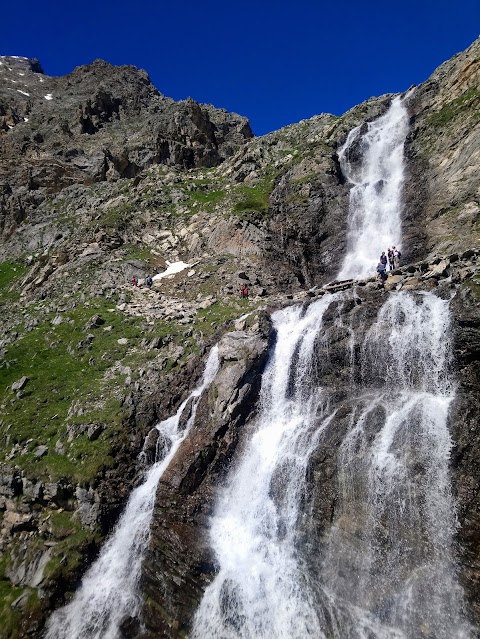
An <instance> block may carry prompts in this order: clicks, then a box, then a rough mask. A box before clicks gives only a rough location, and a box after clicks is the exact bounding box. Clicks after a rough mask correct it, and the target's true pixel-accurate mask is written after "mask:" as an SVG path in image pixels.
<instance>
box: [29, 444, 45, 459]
mask: <svg viewBox="0 0 480 639" xmlns="http://www.w3.org/2000/svg"><path fill="white" fill-rule="evenodd" d="M47 453H48V446H43V445H42V446H37V448H36V449H35V451H34V453H33V454H34V455H35V457H44V456H45V455H46V454H47Z"/></svg>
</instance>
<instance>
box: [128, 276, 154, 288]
mask: <svg viewBox="0 0 480 639" xmlns="http://www.w3.org/2000/svg"><path fill="white" fill-rule="evenodd" d="M145 284H146V285H147V286H148V288H152V284H153V278H152V277H150V275H147V277H146V278H145ZM132 286H138V278H137V277H135V275H134V276H133V277H132Z"/></svg>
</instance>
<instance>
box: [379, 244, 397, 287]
mask: <svg viewBox="0 0 480 639" xmlns="http://www.w3.org/2000/svg"><path fill="white" fill-rule="evenodd" d="M401 257H402V254H401V253H400V251H399V250H398V249H397V248H396V247H395V246H392V247H391V248H389V249H388V250H387V253H386V254H385V251H382V254H381V255H380V261H379V262H378V264H377V278H379V279H381V280H382V282H384V281H385V280H386V279H387V277H388V275H387V264H388V266H389V270H390V271H394V270H395V269H396V268H398V267H399V266H400V258H401Z"/></svg>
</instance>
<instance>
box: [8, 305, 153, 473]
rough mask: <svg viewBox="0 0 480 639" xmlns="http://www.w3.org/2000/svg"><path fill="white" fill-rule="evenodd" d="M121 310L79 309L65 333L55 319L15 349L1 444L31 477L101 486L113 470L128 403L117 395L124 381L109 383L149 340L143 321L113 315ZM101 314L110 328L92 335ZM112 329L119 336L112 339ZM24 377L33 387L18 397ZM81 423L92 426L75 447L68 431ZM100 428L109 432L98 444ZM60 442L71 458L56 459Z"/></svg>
mask: <svg viewBox="0 0 480 639" xmlns="http://www.w3.org/2000/svg"><path fill="white" fill-rule="evenodd" d="M113 304H114V302H111V301H110V302H109V301H108V300H105V299H102V298H96V299H93V300H91V301H90V305H89V306H88V307H86V306H84V305H81V304H79V305H78V306H77V307H76V308H74V309H71V310H68V311H65V312H64V313H62V314H61V317H62V321H61V323H60V324H58V325H54V324H53V323H52V319H53V318H54V314H47V316H46V317H44V318H43V319H42V322H41V323H39V324H38V325H37V326H36V327H34V328H33V330H31V331H30V332H25V333H24V334H21V335H20V337H19V338H18V339H17V340H16V341H15V342H14V343H13V344H12V345H11V346H9V347H8V350H7V353H6V355H5V357H4V359H3V360H2V362H1V364H0V380H1V381H0V403H1V404H2V405H3V407H4V408H3V421H2V423H1V426H0V442H1V447H2V450H3V452H4V455H5V459H7V460H8V459H9V454H10V455H11V451H12V449H13V453H14V454H13V455H12V458H13V459H14V461H15V463H16V464H20V465H21V466H24V467H28V468H29V470H30V471H32V470H34V469H35V470H36V472H37V473H38V474H39V475H46V476H50V477H51V478H52V479H58V478H59V477H62V476H67V477H72V478H74V479H76V480H79V481H82V480H89V479H91V478H93V476H94V475H95V474H96V473H97V472H98V471H99V469H100V468H101V467H102V466H105V465H110V464H111V463H113V457H112V455H111V453H112V449H115V446H117V445H118V443H119V442H120V441H121V437H122V429H121V424H122V420H123V418H124V412H123V409H122V407H121V403H120V402H121V399H120V398H117V397H116V396H115V394H114V392H113V391H114V390H115V386H116V385H118V383H119V381H121V380H119V379H118V374H117V375H115V374H112V375H110V378H109V379H104V375H105V372H106V371H107V369H111V368H112V366H113V365H114V364H115V362H117V361H121V360H124V358H125V356H126V355H127V352H128V351H129V349H131V348H132V347H133V348H134V347H135V345H136V344H138V341H139V340H140V338H142V337H143V333H142V328H141V324H140V320H137V319H130V318H125V317H124V315H123V314H121V313H120V312H118V311H116V310H114V311H113V312H110V310H111V307H112V305H113ZM97 314H98V315H100V316H101V317H102V318H103V319H104V324H103V325H101V326H98V327H92V328H89V329H87V330H84V327H85V324H86V323H87V321H88V320H89V319H90V318H91V317H92V316H93V315H97ZM106 326H111V329H110V330H108V331H105V330H104V328H105V327H106ZM19 330H21V328H20V329H19ZM87 335H93V338H87ZM119 338H126V339H127V343H126V344H119V343H118V339H119ZM23 376H25V377H28V379H29V381H28V382H27V384H26V385H25V387H24V388H23V389H22V390H20V391H19V392H18V393H17V394H16V393H15V392H14V391H13V390H12V388H11V387H12V384H13V383H14V382H16V381H18V380H19V379H20V378H21V377H23ZM77 400H80V404H81V407H83V408H82V410H81V411H80V413H81V414H77V413H76V412H75V411H73V413H72V414H71V415H70V416H69V414H68V412H69V409H71V407H72V406H74V405H75V402H76V401H77ZM85 407H87V408H85ZM78 423H81V424H83V425H84V428H83V430H81V429H80V430H79V431H78V433H76V434H75V436H74V437H73V440H72V442H71V444H70V443H67V442H66V441H65V439H66V428H67V425H69V424H70V425H75V424H78ZM96 425H103V426H104V430H103V432H102V433H101V434H100V435H99V436H98V437H97V436H93V437H92V434H91V431H92V429H93V430H95V426H96ZM89 428H90V434H89V433H88V432H87V431H88V429H89ZM84 431H85V432H84ZM58 439H61V440H62V441H63V442H64V443H65V451H66V454H65V455H63V454H62V455H61V454H57V453H56V452H55V444H56V442H57V440H58ZM40 445H46V446H48V454H46V455H44V456H40V457H39V456H38V455H36V454H35V453H36V450H37V447H38V446H40Z"/></svg>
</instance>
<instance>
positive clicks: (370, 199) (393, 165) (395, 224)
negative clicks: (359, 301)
mask: <svg viewBox="0 0 480 639" xmlns="http://www.w3.org/2000/svg"><path fill="white" fill-rule="evenodd" d="M407 133H408V114H407V110H406V108H405V106H404V103H403V101H402V99H401V97H396V98H395V99H394V100H393V101H392V104H391V106H390V108H389V109H388V111H387V112H386V113H385V115H383V116H382V117H380V118H378V119H377V120H374V121H373V122H369V123H367V124H364V125H362V126H358V127H356V128H354V129H353V130H352V131H350V133H349V135H348V137H347V140H346V142H345V144H344V145H343V147H342V148H341V149H340V151H339V153H338V157H339V160H340V165H341V168H342V172H343V174H344V175H345V176H346V178H347V179H348V181H349V182H351V184H352V185H353V186H352V189H351V190H350V202H349V213H348V236H347V253H346V256H345V260H344V263H343V266H342V269H341V271H340V273H339V275H338V279H348V278H352V277H356V278H362V277H368V276H370V275H372V274H374V273H375V266H376V264H377V262H378V259H379V256H380V254H381V253H382V251H386V250H387V248H389V247H391V246H392V245H394V246H396V247H397V248H398V247H399V245H400V240H401V229H400V221H401V212H402V200H401V191H402V184H403V180H404V161H403V147H404V143H405V138H406V137H407Z"/></svg>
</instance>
